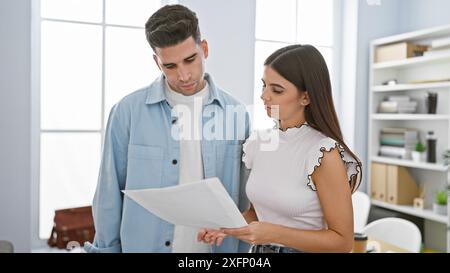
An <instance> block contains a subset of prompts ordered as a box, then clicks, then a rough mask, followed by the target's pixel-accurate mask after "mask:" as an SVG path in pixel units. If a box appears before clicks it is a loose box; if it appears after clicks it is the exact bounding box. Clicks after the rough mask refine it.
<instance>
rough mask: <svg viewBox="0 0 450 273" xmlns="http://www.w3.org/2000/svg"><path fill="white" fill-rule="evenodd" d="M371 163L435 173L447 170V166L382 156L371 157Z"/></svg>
mask: <svg viewBox="0 0 450 273" xmlns="http://www.w3.org/2000/svg"><path fill="white" fill-rule="evenodd" d="M371 159H372V161H374V162H378V163H385V164H390V165H397V166H403V167H410V168H416V169H423V170H430V171H437V172H447V171H448V169H449V166H448V165H443V164H439V163H426V162H414V161H412V160H406V159H396V158H389V157H382V156H373V157H371Z"/></svg>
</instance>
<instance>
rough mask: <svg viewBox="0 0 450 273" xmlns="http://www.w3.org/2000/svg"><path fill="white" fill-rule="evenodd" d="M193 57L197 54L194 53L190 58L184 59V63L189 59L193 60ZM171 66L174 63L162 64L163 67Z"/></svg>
mask: <svg viewBox="0 0 450 273" xmlns="http://www.w3.org/2000/svg"><path fill="white" fill-rule="evenodd" d="M195 56H197V53H194V54H192V55H191V56H189V57H186V58H184V61H186V60H189V59H192V58H194V57H195ZM171 65H175V64H174V63H165V64H164V63H163V66H171Z"/></svg>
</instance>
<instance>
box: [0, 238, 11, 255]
mask: <svg viewBox="0 0 450 273" xmlns="http://www.w3.org/2000/svg"><path fill="white" fill-rule="evenodd" d="M13 252H14V246H13V244H12V243H11V242H8V241H0V253H13Z"/></svg>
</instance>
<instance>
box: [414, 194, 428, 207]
mask: <svg viewBox="0 0 450 273" xmlns="http://www.w3.org/2000/svg"><path fill="white" fill-rule="evenodd" d="M424 204H425V200H424V199H423V198H420V197H416V198H414V203H413V207H414V208H415V209H424Z"/></svg>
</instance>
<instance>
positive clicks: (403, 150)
mask: <svg viewBox="0 0 450 273" xmlns="http://www.w3.org/2000/svg"><path fill="white" fill-rule="evenodd" d="M418 139H419V131H417V130H414V129H407V128H382V129H381V130H380V150H379V152H378V155H380V156H386V157H394V158H398V159H411V152H412V151H413V150H414V148H415V145H416V143H417V141H418Z"/></svg>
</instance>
